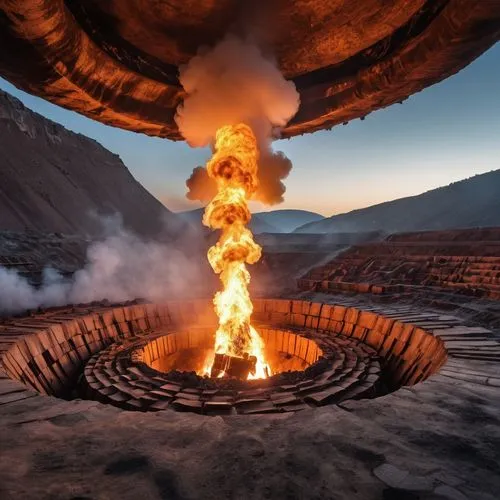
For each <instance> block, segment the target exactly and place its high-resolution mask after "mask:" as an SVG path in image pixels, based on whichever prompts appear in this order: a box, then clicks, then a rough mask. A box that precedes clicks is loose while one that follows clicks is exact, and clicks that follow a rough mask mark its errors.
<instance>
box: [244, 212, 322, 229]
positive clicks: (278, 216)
mask: <svg viewBox="0 0 500 500" xmlns="http://www.w3.org/2000/svg"><path fill="white" fill-rule="evenodd" d="M254 216H255V217H258V218H259V219H260V220H261V221H263V222H267V223H268V224H270V225H271V226H274V227H275V228H276V229H277V230H278V231H276V232H280V233H291V232H293V231H294V230H295V229H297V228H298V227H300V226H303V225H304V224H308V223H310V222H316V221H320V220H322V219H324V217H323V216H322V215H320V214H317V213H315V212H308V211H307V210H273V211H271V212H259V213H256V214H254Z"/></svg>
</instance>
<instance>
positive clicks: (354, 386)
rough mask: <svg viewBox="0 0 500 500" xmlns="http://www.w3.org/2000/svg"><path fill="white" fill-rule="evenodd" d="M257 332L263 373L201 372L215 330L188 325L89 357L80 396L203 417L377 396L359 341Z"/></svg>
mask: <svg viewBox="0 0 500 500" xmlns="http://www.w3.org/2000/svg"><path fill="white" fill-rule="evenodd" d="M259 334H260V335H261V336H262V340H263V342H264V345H265V355H266V359H267V360H268V363H269V365H270V369H271V371H272V374H273V375H271V376H270V377H268V378H265V379H254V380H247V377H246V373H245V371H246V370H247V365H246V364H245V363H241V364H242V365H243V368H241V365H237V366H236V367H235V368H234V371H233V372H232V373H230V374H228V373H227V370H224V371H225V372H226V374H225V376H224V377H220V376H219V377H218V376H217V375H219V373H218V372H219V371H221V368H216V370H215V373H214V368H212V373H211V374H205V375H204V366H205V364H206V359H207V357H208V358H210V357H212V358H213V339H214V331H213V329H210V328H191V329H189V330H186V331H172V332H155V333H152V334H147V335H146V336H138V337H134V338H131V339H128V340H127V341H125V342H119V343H116V344H113V345H112V346H110V347H109V348H108V349H106V350H104V351H102V352H100V353H99V354H97V355H95V356H93V357H92V358H91V360H90V361H89V363H88V364H87V366H86V368H85V373H84V377H83V394H84V395H85V397H88V398H92V399H99V400H100V401H102V402H105V403H110V404H114V405H116V406H119V407H121V408H124V409H135V410H142V411H157V410H162V409H165V408H168V407H172V408H174V409H177V410H184V411H196V412H198V413H207V414H217V413H241V414H251V413H271V412H281V411H298V410H302V409H305V408H307V407H308V406H323V405H326V404H331V403H337V402H340V401H343V400H345V399H349V398H353V397H361V396H363V395H366V394H371V395H375V394H376V390H377V389H376V385H377V382H378V380H379V374H380V364H379V358H378V356H377V353H376V352H375V351H374V350H373V349H372V348H370V347H368V346H366V345H363V344H362V343H360V342H359V341H356V340H352V339H348V338H346V337H343V336H340V335H339V336H335V337H332V336H326V335H321V334H318V333H317V332H313V331H310V330H307V329H302V330H301V329H274V328H270V327H261V328H259ZM216 359H217V358H216ZM221 361H222V362H224V360H221ZM242 361H246V360H242ZM231 362H233V363H234V360H231ZM236 363H238V361H236ZM216 366H217V361H216V363H214V367H216ZM214 375H215V376H214Z"/></svg>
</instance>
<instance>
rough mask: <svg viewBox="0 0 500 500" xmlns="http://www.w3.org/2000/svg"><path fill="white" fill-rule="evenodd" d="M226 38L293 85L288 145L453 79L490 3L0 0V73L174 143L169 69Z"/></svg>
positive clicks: (493, 27)
mask: <svg viewBox="0 0 500 500" xmlns="http://www.w3.org/2000/svg"><path fill="white" fill-rule="evenodd" d="M228 32H236V33H239V34H241V35H243V36H244V35H248V34H250V35H251V36H252V37H253V38H254V39H256V40H258V42H259V43H260V44H261V46H262V47H263V48H264V49H265V50H266V51H267V52H268V53H269V54H271V55H273V57H276V59H277V62H278V65H279V67H280V69H281V71H282V72H283V74H284V75H285V77H286V78H288V79H291V80H292V81H293V82H294V83H295V85H296V87H297V89H298V90H299V92H300V95H301V107H300V109H299V112H298V113H297V115H296V116H295V118H294V119H293V120H292V121H291V122H290V123H289V124H288V126H287V127H286V129H285V130H284V132H283V136H285V137H291V136H294V135H297V134H303V133H304V132H313V131H315V130H320V129H325V128H330V127H332V126H334V125H337V124H339V123H345V122H348V121H349V120H352V119H354V118H363V117H364V116H365V115H367V114H368V113H370V112H371V111H374V110H376V109H379V108H383V107H385V106H389V105H390V104H393V103H395V102H400V101H402V100H404V99H406V98H407V97H408V96H409V95H411V94H413V93H415V92H418V91H420V90H422V89H423V88H425V87H427V86H429V85H432V84H434V83H436V82H439V81H441V80H443V79H445V78H447V77H448V76H450V75H452V74H454V73H456V72H457V71H459V70H460V69H462V68H463V67H464V66H466V65H467V64H469V63H470V62H471V61H472V60H474V59H475V58H476V57H478V56H479V55H480V54H481V53H483V52H484V51H485V50H487V49H488V48H489V47H490V46H492V45H493V44H494V43H495V42H496V41H497V40H498V39H500V1H499V0H362V1H361V0H360V1H356V2H343V1H340V0H334V1H332V0H319V1H318V0H314V1H312V0H306V1H303V0H300V1H298V0H293V1H286V2H285V1H282V0H273V1H270V2H239V1H237V0H224V1H217V2H216V1H214V0H209V1H205V2H196V1H193V0H172V1H169V2H153V1H150V0H109V1H107V2H100V1H98V0H81V1H76V0H66V1H64V0H25V1H23V2H19V1H17V0H0V74H1V75H2V76H3V77H5V78H6V79H8V80H9V81H11V82H12V83H13V84H15V85H16V86H18V87H20V88H22V89H24V90H26V91H27V92H30V93H33V94H36V95H39V96H40V97H43V98H45V99H47V100H50V101H52V102H55V103H57V104H59V105H60V106H64V107H66V108H69V109H73V110H75V111H78V112H79V113H82V114H84V115H86V116H89V117H91V118H94V119H96V120H99V121H101V122H103V123H107V124H110V125H114V126H116V127H121V128H125V129H128V130H134V131H137V132H143V133H146V134H149V135H153V136H160V137H167V138H169V139H174V140H180V139H181V136H180V134H179V131H178V130H177V126H176V124H175V121H174V115H175V110H176V107H177V105H178V104H179V103H180V102H181V101H182V99H183V97H184V92H183V89H182V87H181V85H180V84H179V79H178V67H179V65H181V64H184V63H186V62H187V61H188V60H189V59H190V58H191V57H192V56H193V55H195V54H196V52H197V50H198V49H199V47H201V46H203V45H213V44H214V43H216V42H217V41H218V40H220V39H221V38H223V37H224V35H226V34H227V33H228Z"/></svg>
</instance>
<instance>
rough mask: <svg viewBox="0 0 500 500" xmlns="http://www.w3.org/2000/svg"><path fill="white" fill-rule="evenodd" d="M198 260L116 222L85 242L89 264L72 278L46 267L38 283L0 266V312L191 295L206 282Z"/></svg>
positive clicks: (153, 299)
mask: <svg viewBox="0 0 500 500" xmlns="http://www.w3.org/2000/svg"><path fill="white" fill-rule="evenodd" d="M108 229H109V228H108ZM190 247H191V249H192V248H193V242H191V244H190ZM199 262H204V261H203V260H201V259H192V258H190V256H189V254H188V253H187V252H186V249H183V248H177V247H176V248H174V247H173V246H172V245H169V244H166V243H159V242H156V241H144V240H142V239H140V238H139V237H138V236H136V235H134V234H132V233H130V232H128V231H126V230H124V229H122V228H121V227H116V228H114V229H113V231H112V234H110V235H108V237H106V238H105V239H104V240H102V241H97V242H94V243H92V244H91V245H90V246H89V247H88V249H87V264H86V265H85V267H84V268H83V269H80V270H79V271H77V272H76V273H75V274H74V275H73V278H72V279H71V280H67V279H64V278H63V277H62V276H61V275H60V274H59V273H58V272H57V271H55V270H54V269H51V268H46V269H44V271H43V277H42V285H41V286H40V287H38V288H36V287H34V286H31V285H30V283H29V282H28V281H27V280H26V279H25V278H23V277H22V276H20V275H19V274H18V273H17V272H16V271H13V270H10V269H7V268H4V267H0V314H6V313H7V314H11V313H17V312H21V311H25V310H27V309H35V308H38V307H51V306H62V305H66V304H78V303H83V302H92V301H100V300H104V299H107V300H109V301H111V302H122V301H126V300H131V299H134V298H138V297H140V298H144V299H149V300H151V301H161V300H164V299H167V298H172V297H176V298H178V297H180V296H183V295H186V296H187V295H190V296H193V295H196V293H197V292H199V293H201V292H202V289H201V287H202V286H203V285H202V284H204V283H206V282H207V281H206V280H204V279H203V278H202V275H203V273H204V272H206V270H205V269H204V268H201V266H200V265H199V264H198V263H199Z"/></svg>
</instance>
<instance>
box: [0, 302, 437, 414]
mask: <svg viewBox="0 0 500 500" xmlns="http://www.w3.org/2000/svg"><path fill="white" fill-rule="evenodd" d="M390 316H394V312H392V313H391V312H388V316H384V314H383V313H381V312H378V313H375V312H373V311H362V310H359V309H356V308H354V307H348V306H343V305H332V304H322V303H315V302H308V301H300V300H290V299H279V300H273V299H257V300H255V301H254V311H253V315H252V322H253V324H254V327H255V329H256V331H257V333H258V335H259V339H260V341H261V343H262V346H263V354H264V356H265V359H266V363H267V364H268V366H269V368H270V371H271V375H270V376H268V377H266V378H255V379H245V377H244V375H241V374H239V375H240V376H235V374H234V373H229V374H226V376H224V377H221V378H217V377H210V375H211V373H208V374H207V373H206V370H205V366H206V364H207V363H206V362H207V358H208V359H210V355H211V354H213V351H214V337H215V334H216V330H217V318H216V317H215V314H214V310H213V306H212V303H211V302H210V301H209V300H198V301H176V302H174V301H172V302H167V303H164V304H135V305H125V306H115V307H105V306H79V307H73V308H68V309H66V310H63V311H61V310H54V311H49V312H46V313H40V314H38V315H34V316H28V317H26V318H16V319H14V320H13V321H12V324H9V325H7V326H6V325H4V328H8V331H9V332H13V333H12V335H14V334H15V335H18V337H16V341H15V342H14V343H12V345H11V346H10V347H9V348H8V349H7V350H4V352H3V353H2V354H1V358H0V359H1V362H2V365H3V367H4V369H5V371H6V372H7V374H8V375H9V376H10V377H11V378H13V379H16V380H19V381H21V382H23V383H24V384H26V385H28V386H30V387H32V388H33V389H35V390H37V391H39V392H40V393H42V394H49V395H52V396H56V397H63V398H72V397H86V398H92V399H97V400H99V401H102V402H103V403H108V404H112V405H115V406H118V407H120V408H122V409H127V410H140V411H158V410H164V409H173V410H178V411H195V412H198V413H202V414H207V415H213V414H221V413H229V414H256V413H274V412H293V411H298V410H302V409H305V408H310V407H316V406H323V405H328V404H337V403H339V402H342V401H344V400H347V399H352V398H354V399H356V398H366V397H368V398H372V397H377V396H379V395H383V394H386V393H387V392H388V391H394V390H397V389H398V388H399V387H401V386H408V385H414V384H416V383H418V382H420V381H422V380H425V379H426V378H427V377H429V376H430V375H432V374H433V373H435V372H436V371H437V370H439V368H440V367H441V366H442V365H443V363H444V362H445V361H446V358H447V353H446V349H445V347H444V343H443V342H442V341H441V340H440V339H439V338H437V337H435V336H434V335H432V334H431V333H429V332H427V331H425V330H424V329H422V328H420V327H418V326H416V325H412V324H409V323H403V322H401V321H399V320H397V319H395V318H394V317H390ZM212 365H213V362H212V364H211V366H212ZM214 375H215V374H214Z"/></svg>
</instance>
